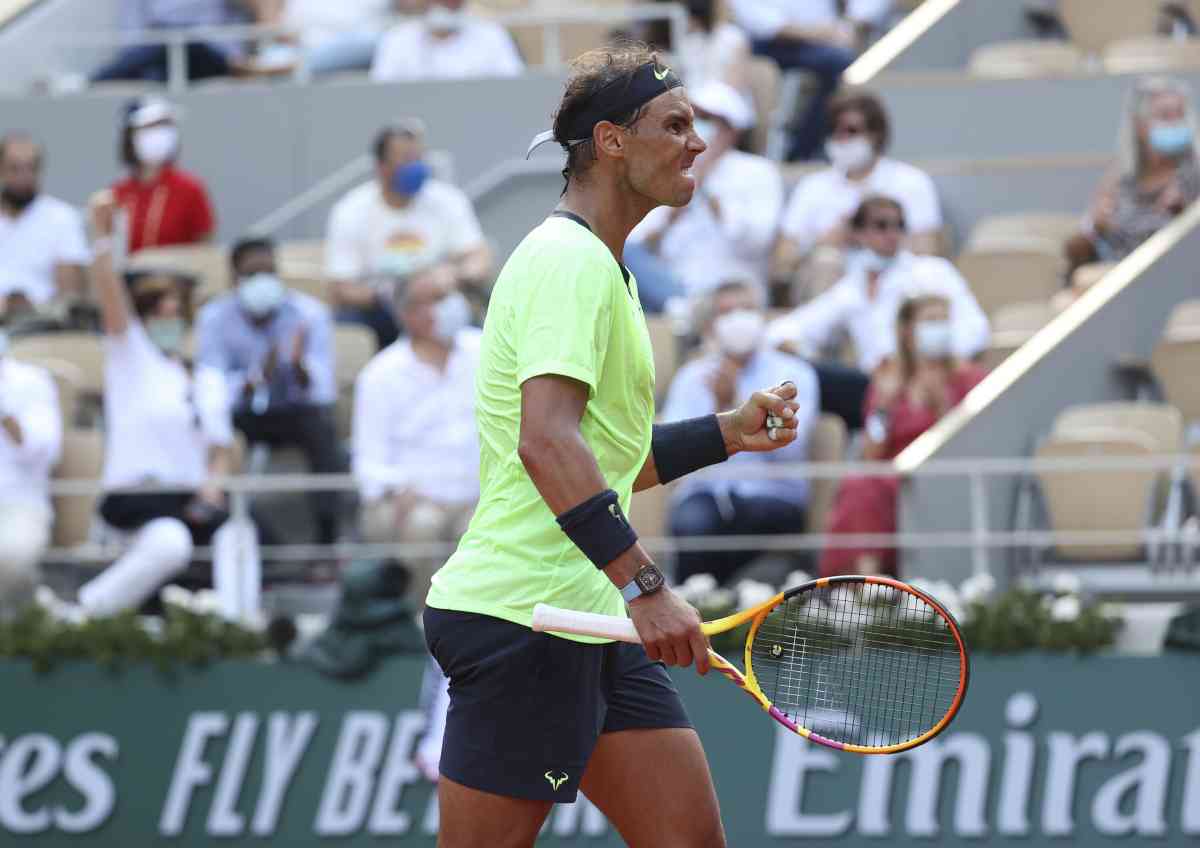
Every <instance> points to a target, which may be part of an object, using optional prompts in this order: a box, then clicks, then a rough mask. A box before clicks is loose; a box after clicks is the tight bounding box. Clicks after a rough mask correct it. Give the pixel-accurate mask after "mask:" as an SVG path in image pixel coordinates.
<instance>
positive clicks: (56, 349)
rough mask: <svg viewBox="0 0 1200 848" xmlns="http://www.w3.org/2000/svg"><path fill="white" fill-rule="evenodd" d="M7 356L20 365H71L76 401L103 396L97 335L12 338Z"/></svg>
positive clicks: (100, 347) (100, 341)
mask: <svg viewBox="0 0 1200 848" xmlns="http://www.w3.org/2000/svg"><path fill="white" fill-rule="evenodd" d="M9 353H10V355H11V356H12V357H13V358H14V359H19V360H21V361H23V362H34V363H45V362H47V361H55V360H56V361H59V362H63V363H66V364H67V365H69V366H72V367H73V368H74V369H75V371H74V373H72V374H71V377H72V379H73V380H75V381H76V385H77V387H78V391H77V394H76V397H77V399H78V401H79V402H87V401H92V402H99V400H100V396H101V395H102V394H103V393H104V337H103V336H101V335H99V334H97V333H84V332H77V331H71V332H62V333H38V334H36V335H30V336H21V337H20V338H16V339H13V341H12V346H11V347H10V348H9Z"/></svg>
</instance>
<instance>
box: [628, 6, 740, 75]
mask: <svg viewBox="0 0 1200 848" xmlns="http://www.w3.org/2000/svg"><path fill="white" fill-rule="evenodd" d="M659 2H674V0H659ZM686 5H687V11H688V26H687V32H685V33H684V35H683V38H681V39H680V43H679V44H674V43H672V42H671V27H670V25H669V24H668V23H667V22H665V21H655V22H654V23H653V24H651V25H650V26H648V27H647V37H646V40H647V41H649V42H650V43H652V44H656V45H659V46H661V47H662V48H664V49H667V50H669V51H670V53H671V54H672V55H673V56H674V57H675V61H676V63H677V64H678V67H677V70H678V71H679V75H680V77H682V79H683V81H684V82H685V83H687V86H688V88H689V89H695V88H699V87H700V86H702V85H704V83H706V82H708V81H710V80H719V81H720V82H725V83H729V84H730V85H732V86H734V87H735V88H737V89H739V90H741V91H746V89H747V88H748V87H749V84H750V81H749V78H748V71H747V69H746V63H747V61H748V60H749V58H750V39H749V38H747V37H746V33H745V32H743V31H742V30H741V29H739V28H738V27H737V26H736V25H735V24H733V23H730V22H729V21H722V20H718V15H717V13H718V9H717V5H718V4H717V0H687V3H686Z"/></svg>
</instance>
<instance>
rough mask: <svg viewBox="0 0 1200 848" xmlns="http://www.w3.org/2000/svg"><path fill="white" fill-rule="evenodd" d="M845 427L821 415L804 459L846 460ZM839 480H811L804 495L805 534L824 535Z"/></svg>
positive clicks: (827, 414) (840, 421)
mask: <svg viewBox="0 0 1200 848" xmlns="http://www.w3.org/2000/svg"><path fill="white" fill-rule="evenodd" d="M849 439H850V437H849V433H848V432H847V430H846V423H845V422H844V421H843V420H842V419H841V418H839V417H838V416H836V415H831V414H829V413H823V414H822V415H820V416H819V417H818V418H817V422H816V424H815V425H814V426H813V430H812V435H811V436H810V437H809V442H808V459H809V461H810V462H842V461H843V460H844V459H845V458H846V445H847V443H848V442H849ZM840 483H841V480H839V479H837V478H834V477H819V478H813V479H812V480H811V481H810V484H809V495H808V532H809V533H822V532H824V531H825V523H826V518H827V517H828V515H829V510H830V509H831V508H832V507H833V499H834V497H835V496H836V495H837V489H838V485H839V484H840Z"/></svg>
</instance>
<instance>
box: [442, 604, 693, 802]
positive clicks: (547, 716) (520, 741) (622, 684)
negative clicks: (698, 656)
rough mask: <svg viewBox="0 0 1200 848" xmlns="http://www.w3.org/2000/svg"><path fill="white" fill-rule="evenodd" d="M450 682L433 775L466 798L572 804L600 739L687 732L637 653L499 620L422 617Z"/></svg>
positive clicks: (674, 703) (658, 673)
mask: <svg viewBox="0 0 1200 848" xmlns="http://www.w3.org/2000/svg"><path fill="white" fill-rule="evenodd" d="M425 640H426V642H427V643H428V644H429V650H430V652H431V653H432V654H433V657H434V659H436V660H437V662H438V664H439V665H440V666H441V667H442V671H444V672H445V674H446V676H447V677H448V678H449V679H450V710H449V712H448V713H447V714H446V735H445V740H444V741H443V743H442V758H441V763H440V770H441V773H442V774H444V775H445V776H446V777H448V778H449V779H450V780H453V781H454V782H455V783H461V784H462V785H464V786H469V787H471V788H473V789H479V790H482V791H484V792H491V793H493V794H496V795H505V796H507V797H510V798H525V799H529V800H535V801H555V802H559V803H570V802H572V801H574V800H575V796H576V793H577V792H578V791H579V781H580V779H581V778H582V777H583V772H584V769H585V768H586V767H587V764H588V760H589V759H590V758H591V756H592V749H593V748H595V746H596V741H597V740H598V739H599V738H600V734H601V733H614V732H616V731H619V730H637V729H652V728H668V727H691V726H692V723H691V721H690V720H689V719H688V717H687V712H686V711H685V710H684V708H683V702H682V701H681V700H680V698H679V693H678V692H677V691H676V689H675V684H674V683H673V682H672V681H671V677H670V675H668V674H667V669H666V667H665V666H664V665H663V664H662V663H659V662H652V661H651V660H650V659H649V657H647V656H646V651H645V649H643V648H642V646H641V645H628V644H625V643H621V642H618V643H612V644H605V645H589V644H584V643H582V642H574V641H571V640H569V639H563V638H561V637H559V636H551V635H549V634H546V633H535V632H533V631H532V630H530V629H529V628H528V627H522V626H521V625H519V624H513V623H512V622H509V621H504V620H503V619H499V618H493V617H492V616H487V615H476V614H474V613H464V612H453V611H450V610H441V609H435V608H433V607H426V608H425Z"/></svg>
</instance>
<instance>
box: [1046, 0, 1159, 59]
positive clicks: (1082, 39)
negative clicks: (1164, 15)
mask: <svg viewBox="0 0 1200 848" xmlns="http://www.w3.org/2000/svg"><path fill="white" fill-rule="evenodd" d="M1161 6H1162V4H1161V2H1160V0H1058V15H1059V18H1060V19H1061V20H1062V22H1063V26H1064V27H1066V30H1067V33H1068V34H1069V35H1070V37H1071V41H1073V42H1074V43H1075V44H1076V45H1077V46H1079V47H1080V48H1081V49H1083V50H1084V51H1086V52H1088V53H1093V54H1101V53H1103V52H1104V50H1105V48H1107V47H1108V46H1109V45H1110V44H1113V43H1114V42H1117V41H1120V40H1122V39H1127V38H1132V37H1135V36H1152V35H1154V33H1155V32H1156V30H1157V28H1158V18H1159V10H1160V8H1161Z"/></svg>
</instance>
